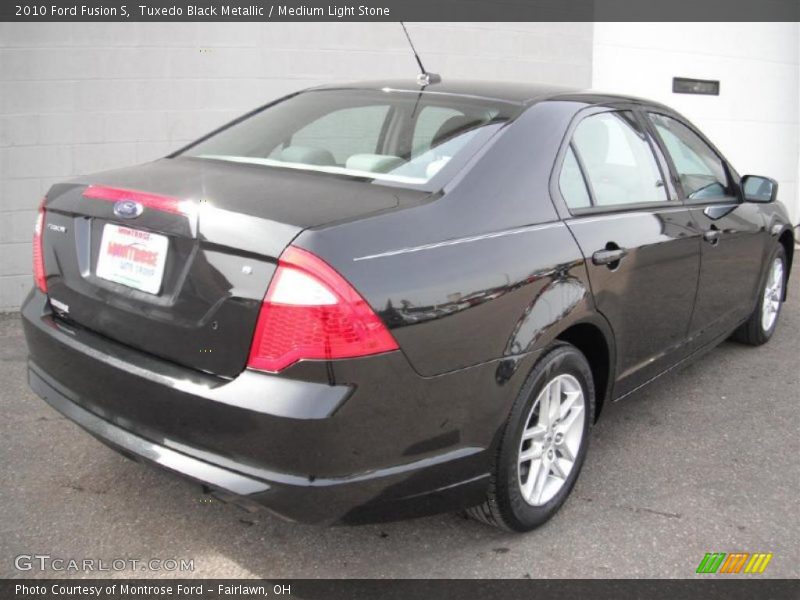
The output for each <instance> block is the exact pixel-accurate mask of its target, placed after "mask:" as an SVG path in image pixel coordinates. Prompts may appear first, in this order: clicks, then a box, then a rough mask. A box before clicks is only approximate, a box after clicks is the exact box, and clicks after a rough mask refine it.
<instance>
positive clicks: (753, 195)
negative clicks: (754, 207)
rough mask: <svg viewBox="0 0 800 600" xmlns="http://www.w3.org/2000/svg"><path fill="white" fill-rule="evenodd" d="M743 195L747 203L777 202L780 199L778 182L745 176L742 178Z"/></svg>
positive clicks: (767, 178) (754, 176)
mask: <svg viewBox="0 0 800 600" xmlns="http://www.w3.org/2000/svg"><path fill="white" fill-rule="evenodd" d="M742 194H743V195H744V200H745V202H761V203H767V202H775V199H776V198H777V197H778V182H777V181H775V180H774V179H770V178H769V177H761V176H759V175H745V176H744V177H742Z"/></svg>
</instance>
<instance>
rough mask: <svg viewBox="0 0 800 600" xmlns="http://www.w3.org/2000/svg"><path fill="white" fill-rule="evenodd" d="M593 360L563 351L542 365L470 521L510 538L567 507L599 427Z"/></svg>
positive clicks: (511, 421) (564, 347) (566, 347)
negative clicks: (501, 531)
mask: <svg viewBox="0 0 800 600" xmlns="http://www.w3.org/2000/svg"><path fill="white" fill-rule="evenodd" d="M594 407H595V391H594V382H593V379H592V372H591V369H590V367H589V363H588V362H587V360H586V357H584V355H583V354H582V353H581V352H580V351H579V350H578V349H577V348H575V347H574V346H572V345H571V344H562V343H560V344H558V345H557V346H555V347H553V348H552V349H551V350H549V351H548V352H547V353H546V354H545V355H544V356H543V357H542V358H541V359H540V360H539V362H538V363H537V364H536V366H535V367H534V369H533V371H532V372H531V374H530V375H529V377H528V380H527V381H526V383H525V385H524V386H523V388H522V391H521V392H520V394H519V396H518V397H517V400H516V401H515V403H514V406H513V407H512V410H511V414H510V415H509V418H508V421H507V422H506V424H505V427H504V430H503V433H502V438H501V441H500V444H499V447H498V451H497V457H496V459H495V464H494V467H493V470H492V478H491V482H490V486H489V491H488V493H487V498H486V501H485V502H484V503H483V504H481V505H479V506H476V507H473V508H471V509H469V510H468V511H467V512H468V514H469V515H470V516H472V517H474V518H476V519H478V520H480V521H483V522H485V523H488V524H490V525H494V526H497V527H501V528H504V529H508V530H510V531H518V532H524V531H530V530H531V529H534V528H536V527H538V526H539V525H541V524H542V523H544V522H545V521H547V520H548V519H550V517H552V516H553V515H554V514H555V513H556V512H557V511H558V509H559V508H560V507H561V505H562V504H563V503H564V501H565V500H566V499H567V496H568V495H569V493H570V492H571V491H572V487H573V485H574V484H575V481H576V479H577V478H578V473H579V472H580V470H581V466H582V465H583V461H584V459H585V457H586V450H587V447H588V444H589V432H590V430H591V426H592V422H593V420H594Z"/></svg>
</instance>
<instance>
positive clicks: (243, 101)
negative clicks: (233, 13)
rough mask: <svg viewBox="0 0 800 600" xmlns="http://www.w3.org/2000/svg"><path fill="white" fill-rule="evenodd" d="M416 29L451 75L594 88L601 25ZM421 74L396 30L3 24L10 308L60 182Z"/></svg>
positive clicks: (0, 160) (1, 109)
mask: <svg viewBox="0 0 800 600" xmlns="http://www.w3.org/2000/svg"><path fill="white" fill-rule="evenodd" d="M408 28H409V31H410V33H411V35H412V36H413V38H414V41H415V43H416V46H417V48H418V50H419V51H420V53H421V54H422V55H423V57H424V59H425V65H426V67H427V68H428V69H429V70H431V71H436V72H442V73H445V74H446V76H447V77H452V78H478V79H510V80H515V79H516V80H533V81H546V82H551V83H560V84H564V85H573V86H579V87H589V85H590V84H591V74H592V72H591V55H592V24H591V23H562V24H559V23H478V24H471V23H456V24H448V23H429V24H425V23H412V24H409V26H408ZM417 70H418V69H417V66H416V63H415V62H414V60H413V57H412V55H411V54H410V52H409V50H408V46H407V42H406V40H405V37H404V36H403V33H402V30H401V29H400V26H399V25H398V24H396V23H367V24H363V23H362V24H358V23H304V24H298V23H244V24H225V23H168V24H167V23H164V24H145V23H106V24H102V23H100V24H88V23H75V24H38V23H37V24H33V23H14V24H12V23H3V24H0V310H13V309H16V308H17V307H18V306H19V304H20V302H21V300H22V298H23V296H24V294H25V293H26V292H27V290H28V289H29V288H30V286H31V276H30V269H31V259H30V255H31V245H30V238H31V231H32V227H33V221H34V214H35V209H36V206H37V204H38V202H39V199H40V198H41V196H42V195H43V194H44V192H45V191H46V190H47V188H48V187H49V186H50V185H51V184H52V183H53V182H55V181H59V180H62V179H64V178H68V177H71V176H73V175H78V174H83V173H89V172H93V171H98V170H101V169H108V168H113V167H118V166H124V165H129V164H134V163H137V162H142V161H146V160H150V159H153V158H156V157H159V156H163V155H164V154H166V153H168V152H169V151H170V150H172V149H175V148H177V147H180V146H181V145H183V144H185V143H187V142H188V141H190V140H192V139H194V138H196V137H198V136H199V135H200V134H202V133H204V132H206V131H208V130H210V129H211V128H213V127H215V126H217V125H219V124H221V123H223V122H225V121H226V120H229V119H231V118H232V117H234V116H236V115H238V114H241V113H242V112H244V111H245V110H248V109H250V108H253V107H255V106H258V105H259V104H263V103H265V102H267V101H268V100H270V99H272V98H275V97H277V96H280V95H283V94H285V93H288V92H290V91H294V90H297V89H300V88H303V87H307V86H310V85H315V84H318V83H322V82H325V81H332V80H352V79H379V78H384V77H409V76H410V77H413V76H415V75H416V73H417Z"/></svg>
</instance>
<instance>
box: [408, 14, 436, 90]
mask: <svg viewBox="0 0 800 600" xmlns="http://www.w3.org/2000/svg"><path fill="white" fill-rule="evenodd" d="M400 27H402V28H403V31H404V32H405V34H406V39H407V40H408V45H409V46H411V51H412V52H413V53H414V58H415V59H416V60H417V64H418V65H419V70H420V73H419V75H417V83H418V84H419V85H421V86H422V87H425V86H426V85H430V84H432V83H439V82H440V81H441V80H442V76H441V75H439V74H438V73H428V72H427V71H426V70H425V67H424V66H423V65H422V61H421V60H420V58H419V54H417V49H416V48H414V42H412V41H411V36H410V35H408V29H406V24H405V23H403V22H402V21H400Z"/></svg>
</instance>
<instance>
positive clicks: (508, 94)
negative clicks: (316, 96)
mask: <svg viewBox="0 0 800 600" xmlns="http://www.w3.org/2000/svg"><path fill="white" fill-rule="evenodd" d="M313 89H315V90H317V89H325V90H336V89H342V90H383V91H397V92H413V93H420V92H422V93H435V94H447V95H452V96H462V97H472V98H482V99H485V100H495V101H498V100H499V101H502V102H509V103H513V104H518V105H521V106H525V105H528V104H533V103H535V102H541V101H544V100H555V99H559V100H575V101H579V102H585V103H587V104H602V103H605V102H620V101H623V102H633V103H637V104H639V103H646V104H650V105H654V106H658V105H659V104H658V103H656V102H651V101H649V100H645V99H642V98H636V97H634V96H625V95H621V94H608V93H604V92H598V91H595V90H586V89H580V88H575V87H566V86H559V85H552V84H545V83H535V82H524V83H523V82H511V81H485V80H463V79H445V78H442V80H441V81H439V82H436V83H431V84H429V85H427V86H420V85H419V83H417V81H416V80H414V79H379V80H374V81H352V82H347V83H331V84H326V85H321V86H318V87H315V88H313Z"/></svg>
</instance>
